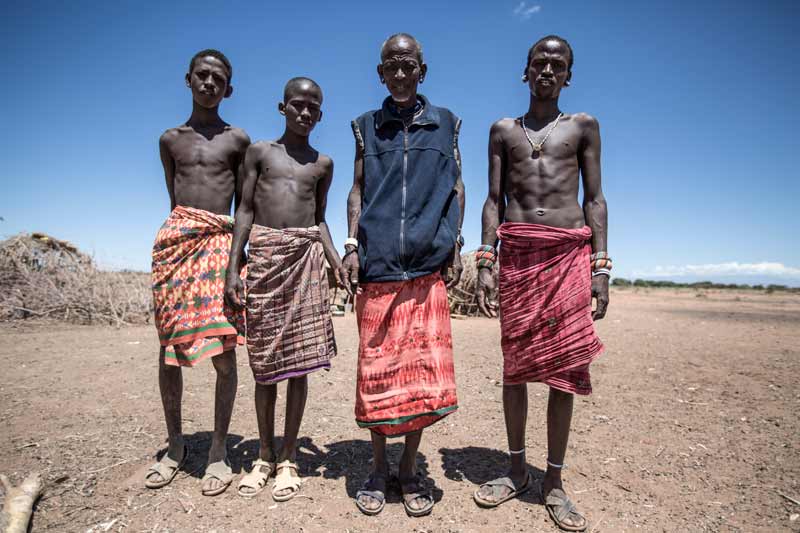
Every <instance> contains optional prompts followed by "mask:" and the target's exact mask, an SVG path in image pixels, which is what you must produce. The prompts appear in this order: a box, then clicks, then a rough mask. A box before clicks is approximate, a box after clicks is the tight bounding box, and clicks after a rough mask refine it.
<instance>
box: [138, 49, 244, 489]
mask: <svg viewBox="0 0 800 533" xmlns="http://www.w3.org/2000/svg"><path fill="white" fill-rule="evenodd" d="M232 73H233V72H232V69H231V64H230V62H229V61H228V59H227V58H226V57H225V56H224V55H223V54H222V53H221V52H219V51H217V50H203V51H201V52H198V53H197V54H196V55H195V56H194V57H193V58H192V61H191V63H190V64H189V72H188V74H186V86H187V87H189V88H190V89H191V91H192V99H193V107H192V115H191V116H190V117H189V120H187V121H186V123H185V124H183V125H181V126H178V127H177V128H172V129H170V130H167V131H166V132H165V133H164V134H163V135H162V136H161V139H160V142H159V146H160V149H161V162H162V163H163V165H164V175H165V176H166V181H167V191H168V192H169V199H170V207H171V209H172V212H171V213H170V215H169V217H168V218H167V220H166V222H164V225H163V226H161V229H160V230H159V232H158V235H157V236H156V242H155V245H154V247H153V267H152V269H153V300H154V306H155V323H156V328H157V329H158V333H159V338H160V341H161V353H160V356H159V371H158V383H159V386H160V389H161V400H162V403H163V405H164V416H165V418H166V421H167V434H168V436H169V447H168V449H167V453H166V455H165V456H164V457H162V458H161V461H159V462H157V463H156V464H154V465H153V466H152V467H151V468H150V469H149V470H148V471H147V474H146V477H145V485H146V486H147V487H149V488H160V487H163V486H165V485H167V484H169V483H170V482H171V481H172V480H173V479H174V477H175V474H176V473H177V471H178V470H179V469H180V467H181V466H182V465H183V463H184V462H185V461H186V456H187V454H188V452H189V450H188V448H187V447H186V445H185V444H184V439H183V434H182V432H181V397H182V394H183V380H182V377H181V366H194V365H196V364H197V363H199V362H200V361H201V360H203V359H207V358H209V357H211V358H212V361H213V363H214V368H215V369H216V371H217V384H216V402H215V406H214V435H213V437H212V439H211V449H210V450H209V453H208V466H207V467H206V472H205V476H204V477H203V484H202V493H203V494H205V495H207V496H215V495H217V494H221V493H222V492H224V491H225V489H226V488H227V487H228V485H230V482H231V480H232V479H233V474H232V472H231V468H230V466H229V465H228V463H227V460H226V458H227V454H226V449H225V439H226V437H227V435H228V425H229V423H230V419H231V412H232V411H233V402H234V399H235V397H236V383H237V377H236V360H235V353H234V347H235V346H236V345H237V344H242V343H243V342H244V337H243V336H242V334H243V323H244V322H243V317H242V316H241V315H237V314H236V313H235V312H234V311H233V310H232V309H230V308H229V307H227V306H224V305H223V289H224V275H225V270H226V268H227V266H228V250H229V249H230V243H231V238H232V232H233V218H232V217H231V216H230V211H231V201H232V200H233V199H234V196H237V201H238V194H236V193H237V191H238V190H239V186H240V184H239V178H238V169H239V165H240V164H241V163H242V160H243V159H244V154H245V150H246V149H247V147H248V145H249V144H250V139H249V137H248V136H247V134H246V133H245V132H244V131H242V130H240V129H239V128H234V127H232V126H230V125H229V124H226V123H225V122H224V121H223V120H222V119H221V118H220V116H219V112H218V108H219V104H220V102H221V101H222V99H223V98H228V97H229V96H230V95H231V93H232V92H233V86H231V83H230V82H231V75H232Z"/></svg>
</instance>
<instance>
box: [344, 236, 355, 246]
mask: <svg viewBox="0 0 800 533" xmlns="http://www.w3.org/2000/svg"><path fill="white" fill-rule="evenodd" d="M348 244H349V245H352V246H355V247H356V248H358V239H354V238H353V237H348V238H346V239H345V240H344V245H345V246H347V245H348Z"/></svg>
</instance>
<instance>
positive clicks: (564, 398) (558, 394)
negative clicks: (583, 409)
mask: <svg viewBox="0 0 800 533" xmlns="http://www.w3.org/2000/svg"><path fill="white" fill-rule="evenodd" d="M574 397H575V395H574V394H572V393H571V392H564V391H563V390H558V389H554V388H552V387H550V398H551V399H552V400H553V401H555V402H571V401H572V399H573V398H574Z"/></svg>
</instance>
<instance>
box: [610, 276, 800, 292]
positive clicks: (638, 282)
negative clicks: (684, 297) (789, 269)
mask: <svg viewBox="0 0 800 533" xmlns="http://www.w3.org/2000/svg"><path fill="white" fill-rule="evenodd" d="M611 285H613V286H614V287H651V288H656V287H658V288H661V287H664V288H670V289H737V290H754V291H766V292H768V293H772V292H775V291H787V292H794V293H800V287H789V286H787V285H775V284H770V285H748V284H746V283H742V284H737V283H713V282H711V281H696V282H694V283H676V282H674V281H666V280H652V279H635V280H633V281H631V280H629V279H625V278H614V279H612V280H611Z"/></svg>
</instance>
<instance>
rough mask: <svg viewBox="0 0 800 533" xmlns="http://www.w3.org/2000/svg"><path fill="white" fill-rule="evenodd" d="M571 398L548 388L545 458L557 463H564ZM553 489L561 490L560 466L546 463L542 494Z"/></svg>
mask: <svg viewBox="0 0 800 533" xmlns="http://www.w3.org/2000/svg"><path fill="white" fill-rule="evenodd" d="M573 400H574V396H573V395H572V394H570V393H568V392H562V391H560V390H556V389H553V388H551V389H550V398H549V399H548V401H547V459H548V461H549V462H551V463H555V464H557V465H563V464H564V457H565V456H566V453H567V441H568V440H569V427H570V424H571V423H572V405H573ZM553 489H562V490H563V485H562V483H561V468H554V467H552V466H550V465H549V464H548V465H547V472H546V473H545V475H544V481H543V482H542V495H543V496H544V497H545V498H547V495H548V494H549V493H550V491H551V490H553ZM576 518H577V517H576ZM562 522H563V523H564V524H565V525H568V526H578V525H581V524H583V523H585V521H584V520H578V521H576V520H572V517H570V516H567V517H565V518H564V519H562Z"/></svg>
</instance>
